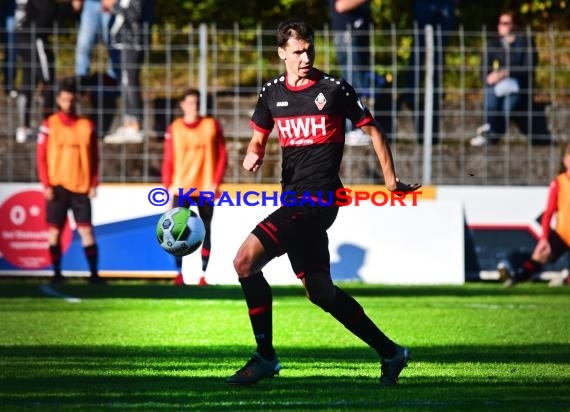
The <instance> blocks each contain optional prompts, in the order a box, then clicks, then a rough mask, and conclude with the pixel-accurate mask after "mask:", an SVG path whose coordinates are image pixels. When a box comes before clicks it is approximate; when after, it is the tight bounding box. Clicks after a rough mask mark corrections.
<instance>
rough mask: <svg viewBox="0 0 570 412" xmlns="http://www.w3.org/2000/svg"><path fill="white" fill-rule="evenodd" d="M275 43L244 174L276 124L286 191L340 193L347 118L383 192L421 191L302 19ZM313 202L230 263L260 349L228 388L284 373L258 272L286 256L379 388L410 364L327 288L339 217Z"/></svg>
mask: <svg viewBox="0 0 570 412" xmlns="http://www.w3.org/2000/svg"><path fill="white" fill-rule="evenodd" d="M277 45H278V54H279V57H280V59H281V60H283V61H284V63H285V67H286V72H285V73H284V74H281V75H280V76H279V77H277V78H275V79H273V80H271V81H269V82H267V83H265V85H264V86H263V88H262V90H261V92H260V94H259V98H258V102H257V105H256V108H255V111H254V113H253V116H252V118H251V126H252V128H253V137H252V139H251V141H250V143H249V145H248V148H247V154H246V156H245V159H244V161H243V167H244V168H245V169H246V170H248V171H251V172H255V171H257V170H258V169H259V168H260V167H261V165H262V163H263V157H264V154H265V145H266V143H267V140H268V138H269V134H270V133H271V131H272V130H273V128H274V127H277V131H278V134H279V141H280V144H281V147H282V151H283V157H282V189H283V192H285V191H287V192H293V193H298V194H299V196H301V194H303V196H305V194H306V193H310V194H312V195H313V196H314V197H315V199H318V197H319V196H322V195H323V194H325V193H327V194H328V193H335V192H336V190H337V189H339V188H342V182H341V180H340V178H339V169H340V163H341V160H342V155H343V150H344V136H345V126H344V124H345V122H344V120H345V118H349V119H350V120H351V121H352V122H353V123H354V125H356V126H357V127H360V128H362V129H363V131H364V132H365V133H367V134H368V135H370V136H371V137H372V143H373V145H374V150H375V152H376V155H377V157H378V160H379V162H380V165H381V167H382V172H383V175H384V180H385V184H386V186H387V188H388V190H390V191H400V192H411V191H414V190H416V189H418V188H419V187H420V185H417V184H415V185H408V184H405V183H402V182H400V181H399V179H398V178H397V177H396V173H395V171H394V164H393V159H392V154H391V151H390V148H389V146H388V143H387V137H386V136H385V133H384V132H383V130H382V128H381V127H380V126H379V125H378V124H377V123H376V121H375V120H374V118H373V117H372V115H371V114H370V112H369V111H368V109H367V108H366V107H364V105H362V103H361V102H360V101H359V99H358V97H357V95H356V93H355V91H354V88H353V87H352V86H351V85H350V84H348V83H347V82H346V81H344V80H342V79H336V78H333V77H331V76H329V75H327V74H325V73H323V72H321V71H319V70H318V69H316V68H314V67H313V62H314V58H315V49H314V32H313V29H312V28H311V27H310V26H309V25H308V24H307V23H305V22H303V21H301V20H296V19H292V20H288V21H285V22H283V23H281V24H280V25H279V27H278V29H277ZM319 203H321V202H315V204H305V205H301V204H300V202H299V203H298V204H289V203H288V205H286V206H285V205H284V206H281V207H280V208H278V209H277V210H276V211H275V212H273V213H272V214H270V215H269V216H268V217H267V218H265V219H264V220H263V221H261V222H260V223H259V224H258V225H257V226H256V227H255V228H254V229H253V231H252V232H251V233H250V234H249V235H248V236H247V238H246V239H245V241H244V242H243V244H242V245H241V247H240V248H239V250H238V252H237V255H236V257H235V258H234V268H235V270H236V272H237V274H238V277H239V282H240V284H241V287H242V290H243V293H244V296H245V301H246V304H247V307H248V311H249V317H250V321H251V325H252V328H253V333H254V336H255V340H256V343H257V349H256V352H255V353H254V354H253V357H251V359H250V360H249V361H248V362H247V363H246V364H245V366H244V367H242V368H241V369H239V370H238V371H237V372H236V373H235V374H234V375H232V376H230V377H228V378H227V380H226V381H227V382H228V383H230V384H242V385H247V384H253V383H256V382H258V381H259V380H261V379H263V378H267V377H271V376H274V375H276V374H277V373H278V372H279V370H280V369H281V366H280V363H279V360H278V358H277V355H276V353H275V349H274V347H273V339H272V336H273V333H272V293H271V288H270V286H269V284H268V283H267V281H266V279H265V278H264V276H263V273H262V268H263V267H264V266H265V265H266V264H267V263H268V262H269V261H271V260H272V259H273V258H275V257H277V256H281V255H283V254H287V256H288V258H289V260H290V262H291V267H292V269H293V271H294V273H295V274H296V275H297V277H298V278H299V279H300V280H301V282H302V283H303V286H304V287H305V290H306V293H307V297H308V298H309V300H310V301H311V302H312V303H314V304H315V305H317V306H319V307H321V308H322V309H323V310H325V311H326V312H328V313H330V314H331V315H332V316H333V317H334V318H335V319H337V320H338V321H339V322H340V323H341V324H343V325H344V326H345V327H346V328H347V329H348V330H349V331H351V332H352V333H353V334H355V335H356V336H357V337H359V338H360V339H362V340H363V341H364V342H365V343H367V344H368V345H370V346H371V347H372V348H373V349H375V350H376V351H377V352H378V354H379V356H380V359H381V376H380V383H381V384H387V385H390V384H395V383H396V382H397V379H398V375H399V374H400V372H401V371H402V369H403V368H404V367H405V366H406V365H407V362H408V359H409V353H408V350H407V349H406V348H404V347H403V346H400V345H398V344H396V343H394V342H393V341H392V340H390V339H389V338H388V337H387V336H386V335H384V333H382V331H380V330H379V329H378V327H376V325H375V324H374V323H373V322H372V320H371V319H370V318H369V317H368V316H367V315H366V314H365V313H364V310H363V308H362V307H361V306H360V304H359V303H358V302H357V301H356V300H355V299H354V298H352V297H351V296H350V295H348V294H347V293H346V292H344V291H343V290H342V289H340V288H339V287H337V286H335V285H334V284H333V282H332V278H331V274H330V255H329V250H328V236H327V229H328V228H329V227H330V226H331V225H332V223H333V222H334V221H335V219H336V216H337V212H338V206H337V205H336V204H333V205H331V206H324V205H322V204H319Z"/></svg>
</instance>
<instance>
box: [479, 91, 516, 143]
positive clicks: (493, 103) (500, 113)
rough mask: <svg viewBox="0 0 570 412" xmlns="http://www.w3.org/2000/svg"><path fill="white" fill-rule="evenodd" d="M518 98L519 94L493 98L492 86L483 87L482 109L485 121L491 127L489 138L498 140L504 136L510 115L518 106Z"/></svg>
mask: <svg viewBox="0 0 570 412" xmlns="http://www.w3.org/2000/svg"><path fill="white" fill-rule="evenodd" d="M520 98H521V96H520V94H519V93H512V94H510V95H508V96H503V97H497V96H495V88H494V86H489V85H487V86H485V96H484V100H483V109H484V111H485V120H486V122H487V123H489V124H490V125H491V130H490V131H489V137H490V138H499V137H500V136H501V135H503V134H505V132H506V131H507V125H508V124H509V120H510V118H511V114H512V113H513V111H514V110H515V108H516V107H517V105H518V104H519V101H520Z"/></svg>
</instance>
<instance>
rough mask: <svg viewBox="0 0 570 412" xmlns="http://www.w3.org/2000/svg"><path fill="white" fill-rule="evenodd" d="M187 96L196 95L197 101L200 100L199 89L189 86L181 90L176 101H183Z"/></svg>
mask: <svg viewBox="0 0 570 412" xmlns="http://www.w3.org/2000/svg"><path fill="white" fill-rule="evenodd" d="M188 96H196V97H197V98H198V102H199V101H200V90H198V89H196V88H195V87H189V88H187V89H186V90H184V91H183V92H182V94H181V95H180V98H179V99H178V101H180V102H183V101H184V100H185V99H186V98H187V97H188Z"/></svg>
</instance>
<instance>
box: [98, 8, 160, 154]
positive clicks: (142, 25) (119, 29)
mask: <svg viewBox="0 0 570 412" xmlns="http://www.w3.org/2000/svg"><path fill="white" fill-rule="evenodd" d="M102 2H103V8H104V10H105V11H110V12H111V13H112V18H111V29H110V30H111V31H110V36H111V37H110V38H111V45H112V46H113V47H115V48H117V49H119V50H120V54H121V58H120V60H121V76H120V83H121V104H122V106H121V110H120V112H121V114H122V126H120V127H119V128H118V129H117V130H116V131H115V132H114V133H112V134H109V135H107V136H105V138H104V141H105V143H141V142H142V141H143V140H144V135H143V131H142V120H143V100H142V90H141V83H140V72H141V65H142V62H143V51H144V48H145V47H148V45H149V42H148V37H147V35H148V34H149V32H150V31H149V27H150V24H151V19H152V7H153V0H102Z"/></svg>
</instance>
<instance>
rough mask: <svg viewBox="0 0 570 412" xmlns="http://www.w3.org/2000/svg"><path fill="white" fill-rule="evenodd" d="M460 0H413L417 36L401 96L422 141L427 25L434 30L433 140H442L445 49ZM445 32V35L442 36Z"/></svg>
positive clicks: (419, 139)
mask: <svg viewBox="0 0 570 412" xmlns="http://www.w3.org/2000/svg"><path fill="white" fill-rule="evenodd" d="M457 1H458V0H413V2H412V16H413V20H414V36H413V41H412V53H411V56H410V62H409V68H408V74H407V84H406V91H405V92H404V94H403V95H402V96H401V100H402V102H404V103H406V104H407V105H408V106H409V107H410V109H411V110H412V111H413V113H414V121H415V124H416V130H417V135H418V142H420V143H422V142H423V141H424V116H423V107H421V104H422V102H423V94H422V90H423V89H422V88H421V87H420V86H421V85H424V87H425V84H424V79H425V67H426V48H425V43H426V38H425V29H426V26H428V25H431V26H432V27H433V31H434V42H433V43H434V54H433V67H434V73H433V118H432V130H431V131H432V136H433V138H432V142H433V143H436V144H437V143H438V142H439V138H440V136H439V122H440V120H439V114H440V110H441V100H442V89H441V87H442V69H443V65H444V61H443V57H444V56H443V50H444V49H445V46H446V45H447V42H448V37H449V36H448V34H449V31H451V30H452V29H453V27H454V26H455V7H456V3H457ZM440 34H441V35H440Z"/></svg>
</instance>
